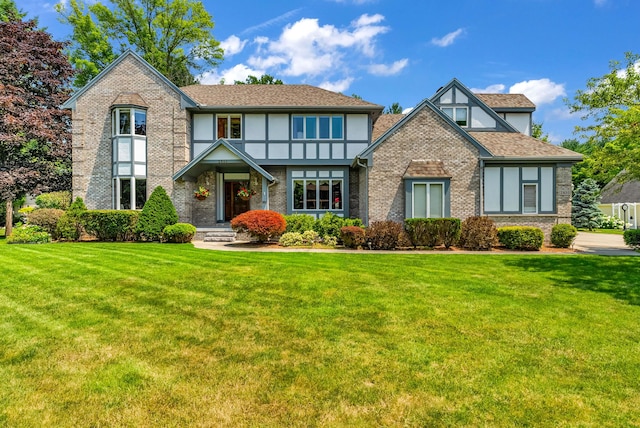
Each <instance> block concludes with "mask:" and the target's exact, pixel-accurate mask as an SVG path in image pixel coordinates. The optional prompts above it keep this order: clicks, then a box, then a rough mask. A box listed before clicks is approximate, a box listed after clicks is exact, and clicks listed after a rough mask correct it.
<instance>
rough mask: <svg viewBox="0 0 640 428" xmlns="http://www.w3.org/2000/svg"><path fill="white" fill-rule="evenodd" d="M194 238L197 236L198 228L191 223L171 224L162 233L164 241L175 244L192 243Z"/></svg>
mask: <svg viewBox="0 0 640 428" xmlns="http://www.w3.org/2000/svg"><path fill="white" fill-rule="evenodd" d="M194 236H196V227H195V226H194V225H192V224H189V223H176V224H170V225H169V226H166V227H165V228H164V230H163V231H162V237H163V238H164V240H165V241H166V242H171V243H175V244H184V243H187V242H191V240H192V239H193V237H194Z"/></svg>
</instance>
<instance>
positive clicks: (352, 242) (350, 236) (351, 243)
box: [340, 226, 366, 248]
mask: <svg viewBox="0 0 640 428" xmlns="http://www.w3.org/2000/svg"><path fill="white" fill-rule="evenodd" d="M365 233H366V232H365V230H364V229H363V228H362V227H359V226H344V227H343V228H342V229H340V237H341V238H342V242H343V243H344V246H345V247H347V248H358V247H362V246H363V245H364V243H365V240H366V239H365Z"/></svg>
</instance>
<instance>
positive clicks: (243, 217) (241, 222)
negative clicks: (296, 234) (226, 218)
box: [231, 210, 287, 242]
mask: <svg viewBox="0 0 640 428" xmlns="http://www.w3.org/2000/svg"><path fill="white" fill-rule="evenodd" d="M286 227H287V222H286V220H285V219H284V216H283V215H282V214H280V213H277V212H275V211H269V210H252V211H247V212H246V213H242V214H240V215H239V216H238V217H236V218H234V219H233V220H231V228H232V229H233V230H235V231H236V232H246V233H248V234H249V235H251V237H252V238H255V239H257V240H258V241H259V242H266V241H268V240H269V239H271V238H273V237H276V236H278V235H281V234H282V233H283V232H284V231H285V229H286Z"/></svg>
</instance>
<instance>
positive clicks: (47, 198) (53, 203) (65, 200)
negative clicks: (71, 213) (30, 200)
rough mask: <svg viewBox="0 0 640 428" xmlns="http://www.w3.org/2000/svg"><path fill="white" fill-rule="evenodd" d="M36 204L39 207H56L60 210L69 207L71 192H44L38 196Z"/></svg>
mask: <svg viewBox="0 0 640 428" xmlns="http://www.w3.org/2000/svg"><path fill="white" fill-rule="evenodd" d="M36 205H37V206H38V208H56V209H59V210H63V211H64V210H67V209H69V205H71V192H69V191H63V192H51V193H43V194H41V195H38V196H36Z"/></svg>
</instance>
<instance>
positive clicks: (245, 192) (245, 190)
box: [236, 183, 256, 201]
mask: <svg viewBox="0 0 640 428" xmlns="http://www.w3.org/2000/svg"><path fill="white" fill-rule="evenodd" d="M255 194H256V191H255V190H253V189H251V188H250V187H249V184H245V183H241V184H240V189H238V193H236V196H238V197H239V198H240V199H242V200H243V201H248V200H249V199H250V198H251V197H252V196H253V195H255Z"/></svg>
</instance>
